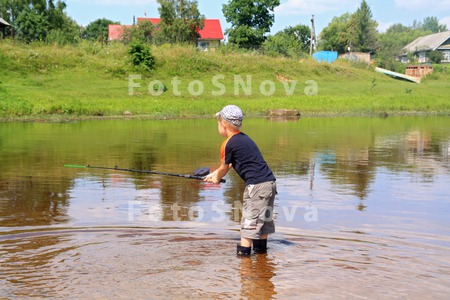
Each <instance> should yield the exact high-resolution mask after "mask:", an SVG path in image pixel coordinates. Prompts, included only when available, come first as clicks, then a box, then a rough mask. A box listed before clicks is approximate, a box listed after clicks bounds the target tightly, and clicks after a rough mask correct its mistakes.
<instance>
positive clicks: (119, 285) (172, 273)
mask: <svg viewBox="0 0 450 300" xmlns="http://www.w3.org/2000/svg"><path fill="white" fill-rule="evenodd" d="M279 232H282V233H277V234H275V235H274V236H273V238H272V239H271V240H270V241H269V247H270V249H269V252H268V254H266V255H253V256H251V257H247V258H237V257H236V256H235V253H234V251H235V244H236V242H237V241H238V240H237V237H238V233H237V232H236V231H231V230H218V231H216V230H215V231H214V232H208V230H203V229H199V228H195V229H190V228H124V227H123V228H69V229H54V228H53V229H51V228H50V229H47V230H40V231H31V232H26V231H22V232H11V233H10V234H7V233H6V234H5V233H4V234H3V235H2V236H1V239H0V244H1V246H2V247H1V249H2V250H1V251H2V252H1V253H2V254H1V258H2V264H1V266H0V270H1V272H0V274H1V275H0V283H1V287H2V288H1V289H2V293H1V294H2V295H4V296H6V297H25V296H26V297H29V296H36V297H71V298H83V297H87V298H113V297H114V298H138V299H142V298H148V297H151V298H153V299H164V298H167V296H168V295H170V297H171V298H177V297H179V298H184V299H186V298H187V299H196V298H205V297H206V298H213V299H228V298H247V297H250V298H251V297H254V296H256V295H258V296H261V295H264V297H265V298H279V299H286V298H288V299H289V298H292V299H294V298H298V297H299V296H303V297H308V298H312V297H314V298H320V299H328V298H330V299H331V298H333V299H336V298H338V299H343V298H354V297H363V298H377V297H382V298H391V299H394V298H399V297H406V298H411V297H417V296H425V297H430V296H432V297H433V298H442V299H444V298H445V296H446V295H448V293H449V292H450V288H449V284H448V283H449V278H450V271H449V270H450V249H449V248H448V247H445V246H440V245H431V244H425V243H421V242H413V241H406V240H404V239H399V238H396V237H393V236H386V237H376V236H372V235H370V234H367V233H362V232H336V233H330V232H327V233H325V232H318V231H302V232H300V231H299V230H290V229H289V228H280V229H279ZM425 282H426V283H425ZM421 283H423V284H421Z"/></svg>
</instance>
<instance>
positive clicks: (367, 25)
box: [350, 0, 378, 52]
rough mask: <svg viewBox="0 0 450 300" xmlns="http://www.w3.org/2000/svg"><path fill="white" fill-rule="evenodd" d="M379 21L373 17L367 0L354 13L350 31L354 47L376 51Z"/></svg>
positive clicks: (362, 50)
mask: <svg viewBox="0 0 450 300" xmlns="http://www.w3.org/2000/svg"><path fill="white" fill-rule="evenodd" d="M377 26H378V23H377V22H376V21H375V20H373V19H372V11H371V9H370V7H369V5H368V4H367V2H366V0H362V2H361V6H360V7H359V8H358V9H357V10H356V12H355V13H354V14H353V15H352V17H351V21H350V32H351V42H352V48H353V49H355V50H358V51H361V52H374V51H375V50H376V44H377Z"/></svg>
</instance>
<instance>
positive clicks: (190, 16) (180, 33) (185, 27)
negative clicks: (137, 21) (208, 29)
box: [158, 0, 205, 44]
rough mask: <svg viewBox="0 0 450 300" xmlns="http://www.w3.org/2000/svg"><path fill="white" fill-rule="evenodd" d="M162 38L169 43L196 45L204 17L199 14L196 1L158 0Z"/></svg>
mask: <svg viewBox="0 0 450 300" xmlns="http://www.w3.org/2000/svg"><path fill="white" fill-rule="evenodd" d="M158 3H159V5H160V7H159V8H158V11H159V14H160V16H161V21H160V23H159V26H160V29H161V35H162V38H163V39H165V41H166V42H169V43H184V42H188V43H194V44H195V43H196V42H197V40H198V38H199V37H200V35H199V33H198V31H199V29H201V28H203V26H204V23H205V16H204V15H202V14H200V11H199V9H198V3H197V1H195V0H194V1H189V0H158Z"/></svg>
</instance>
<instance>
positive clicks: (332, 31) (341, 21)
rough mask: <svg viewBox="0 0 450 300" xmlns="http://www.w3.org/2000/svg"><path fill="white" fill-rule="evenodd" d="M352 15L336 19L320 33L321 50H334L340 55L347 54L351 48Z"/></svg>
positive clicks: (346, 14)
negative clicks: (350, 27)
mask: <svg viewBox="0 0 450 300" xmlns="http://www.w3.org/2000/svg"><path fill="white" fill-rule="evenodd" d="M350 18H351V15H350V14H349V13H345V14H343V15H341V16H340V17H334V18H333V20H332V21H331V23H330V24H328V26H327V27H325V28H324V29H323V30H322V32H321V33H320V38H319V48H320V49H323V50H333V51H337V52H339V53H345V52H347V48H348V47H349V46H350V41H351V34H350V32H349V29H348V28H349V26H350Z"/></svg>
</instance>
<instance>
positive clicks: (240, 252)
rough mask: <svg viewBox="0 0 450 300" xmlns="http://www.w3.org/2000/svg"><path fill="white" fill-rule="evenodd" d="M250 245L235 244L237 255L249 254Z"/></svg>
mask: <svg viewBox="0 0 450 300" xmlns="http://www.w3.org/2000/svg"><path fill="white" fill-rule="evenodd" d="M251 251H252V247H242V246H241V244H237V249H236V254H237V255H238V256H246V255H250V254H251Z"/></svg>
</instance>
